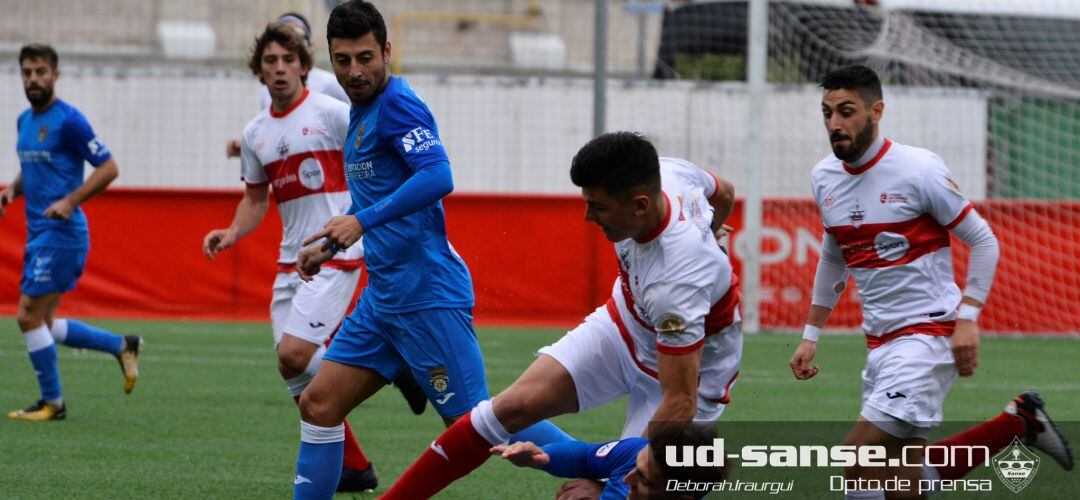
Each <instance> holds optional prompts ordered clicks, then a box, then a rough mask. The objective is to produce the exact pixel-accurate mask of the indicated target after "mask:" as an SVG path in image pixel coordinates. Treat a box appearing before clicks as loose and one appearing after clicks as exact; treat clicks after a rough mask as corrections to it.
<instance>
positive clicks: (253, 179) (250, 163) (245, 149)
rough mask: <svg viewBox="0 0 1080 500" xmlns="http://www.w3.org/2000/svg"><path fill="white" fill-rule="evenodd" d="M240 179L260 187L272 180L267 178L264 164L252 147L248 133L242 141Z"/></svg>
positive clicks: (245, 133)
mask: <svg viewBox="0 0 1080 500" xmlns="http://www.w3.org/2000/svg"><path fill="white" fill-rule="evenodd" d="M240 179H241V180H243V181H244V183H245V184H248V185H251V186H260V185H263V184H266V183H268V182H270V179H269V178H267V177H266V170H265V169H263V165H262V162H260V161H259V156H258V155H256V154H255V150H254V149H252V147H251V135H250V134H249V133H248V132H247V131H245V132H244V137H243V138H242V139H240Z"/></svg>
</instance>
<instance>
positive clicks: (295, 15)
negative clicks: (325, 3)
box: [277, 11, 311, 44]
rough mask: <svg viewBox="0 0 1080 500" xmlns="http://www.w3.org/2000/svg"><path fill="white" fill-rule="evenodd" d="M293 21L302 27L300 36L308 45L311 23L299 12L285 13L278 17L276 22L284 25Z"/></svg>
mask: <svg viewBox="0 0 1080 500" xmlns="http://www.w3.org/2000/svg"><path fill="white" fill-rule="evenodd" d="M293 19H296V20H297V21H300V24H303V25H304V32H303V33H301V34H300V36H302V37H304V41H305V42H307V43H308V44H310V43H311V23H309V22H308V20H307V18H306V17H304V15H303V14H301V13H299V12H291V11H290V12H286V13H284V14H282V15H280V16H278V18H277V22H279V23H282V24H285V23H286V22H288V21H291V20H293Z"/></svg>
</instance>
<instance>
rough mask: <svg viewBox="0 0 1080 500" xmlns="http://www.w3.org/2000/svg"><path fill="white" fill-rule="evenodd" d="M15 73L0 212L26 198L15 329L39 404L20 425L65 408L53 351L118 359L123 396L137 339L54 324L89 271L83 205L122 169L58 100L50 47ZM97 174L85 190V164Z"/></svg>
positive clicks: (24, 53)
mask: <svg viewBox="0 0 1080 500" xmlns="http://www.w3.org/2000/svg"><path fill="white" fill-rule="evenodd" d="M19 69H20V73H21V74H22V81H23V89H24V90H25V91H26V99H27V100H29V101H30V109H28V110H26V111H24V112H23V113H22V114H21V115H19V120H18V132H19V138H18V146H17V148H18V153H19V163H20V167H21V169H20V173H19V175H18V176H17V177H16V178H15V182H13V183H11V184H10V185H8V186H7V187H6V188H4V190H3V191H0V215H3V214H4V209H3V207H4V206H6V205H7V204H9V203H11V201H12V200H13V199H14V198H15V197H16V196H19V195H25V196H26V226H27V241H26V253H25V254H24V255H23V276H22V283H21V284H20V291H21V295H20V296H19V312H18V323H19V329H20V330H22V332H23V339H24V340H25V341H26V348H27V350H28V351H29V352H30V363H31V364H32V365H33V366H34V371H35V372H37V378H38V385H39V386H40V387H41V399H40V400H38V402H37V403H35V404H34V405H33V406H30V407H28V408H26V409H24V410H18V411H13V412H11V413H9V414H8V416H9V417H11V418H13V419H17V420H31V421H42V420H60V419H63V418H64V417H66V416H67V405H66V404H65V403H64V397H63V394H62V391H61V389H60V372H59V368H58V366H57V357H56V344H55V342H60V343H61V344H64V345H66V346H69V347H77V348H84V349H93V350H95V351H102V352H107V353H109V354H112V355H113V356H116V358H117V359H118V360H119V361H120V369H121V371H122V372H123V374H124V392H125V393H130V392H131V390H132V389H133V388H134V387H135V380H136V378H137V377H138V375H139V370H138V355H139V348H140V346H141V344H142V339H141V338H140V337H138V336H136V335H127V336H121V335H117V334H115V333H111V332H107V331H105V330H102V329H99V328H94V327H92V326H90V325H87V324H85V323H82V322H80V321H76V320H74V319H64V318H54V315H55V313H56V308H57V306H59V305H60V298H61V297H62V296H63V295H64V293H65V292H68V291H70V290H74V289H75V283H76V282H77V281H78V280H79V277H80V276H82V272H83V268H84V267H85V266H86V254H87V253H88V252H89V250H90V233H89V228H88V226H87V224H86V215H85V214H83V211H82V208H80V205H81V204H82V203H83V202H85V201H87V200H89V199H90V198H93V197H94V196H95V195H97V194H98V193H100V192H101V191H103V190H104V189H105V188H106V186H108V185H109V183H110V182H112V181H113V179H116V177H117V175H119V168H118V167H117V166H116V161H115V160H114V159H113V158H112V154H110V153H109V150H108V148H106V147H105V144H104V143H102V142H101V141H100V140H99V139H98V138H97V136H95V135H94V130H93V129H92V128H91V127H90V124H89V123H88V122H87V121H86V117H84V116H83V114H82V113H80V112H79V110H78V109H75V107H74V106H72V105H70V104H68V103H66V102H64V101H63V100H61V99H59V98H58V97H57V96H56V92H55V86H56V80H57V79H58V78H59V77H60V69H59V57H58V56H57V54H56V51H55V50H53V48H52V47H49V46H48V45H40V44H30V45H26V46H24V47H22V49H21V50H20V51H19ZM84 161H87V162H90V164H91V165H93V166H94V167H95V168H94V171H93V173H92V174H90V177H89V178H87V179H86V182H83V169H84V167H83V162H84Z"/></svg>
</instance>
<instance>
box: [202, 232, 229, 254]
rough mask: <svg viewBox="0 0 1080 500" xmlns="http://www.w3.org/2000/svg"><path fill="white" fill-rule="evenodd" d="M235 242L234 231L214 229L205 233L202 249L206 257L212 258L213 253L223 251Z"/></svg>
mask: <svg viewBox="0 0 1080 500" xmlns="http://www.w3.org/2000/svg"><path fill="white" fill-rule="evenodd" d="M235 243H236V231H233V230H231V229H215V230H213V231H210V232H209V233H206V236H205V237H204V238H203V244H202V251H203V253H204V254H206V258H208V259H210V260H214V255H215V254H219V253H221V252H224V251H225V250H226V249H227V248H229V247H231V246H233V245H234V244H235Z"/></svg>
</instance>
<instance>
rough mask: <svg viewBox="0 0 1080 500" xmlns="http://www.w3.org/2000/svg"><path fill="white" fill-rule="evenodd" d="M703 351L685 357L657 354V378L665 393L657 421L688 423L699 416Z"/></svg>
mask: <svg viewBox="0 0 1080 500" xmlns="http://www.w3.org/2000/svg"><path fill="white" fill-rule="evenodd" d="M701 354H702V349H700V348H698V349H694V350H693V351H691V352H688V353H685V354H667V353H664V352H662V351H659V352H657V360H656V364H657V368H658V369H657V372H658V376H657V378H658V379H659V380H660V392H661V393H662V394H663V397H662V399H661V400H660V405H659V406H658V407H657V408H656V412H654V413H653V417H652V421H654V422H687V421H690V420H693V419H694V415H696V414H697V386H698V375H699V373H700V370H701Z"/></svg>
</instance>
